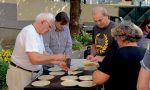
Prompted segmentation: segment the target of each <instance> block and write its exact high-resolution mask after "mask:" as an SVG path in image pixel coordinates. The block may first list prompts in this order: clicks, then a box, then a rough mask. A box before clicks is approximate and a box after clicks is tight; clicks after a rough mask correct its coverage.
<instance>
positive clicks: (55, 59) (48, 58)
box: [27, 52, 66, 64]
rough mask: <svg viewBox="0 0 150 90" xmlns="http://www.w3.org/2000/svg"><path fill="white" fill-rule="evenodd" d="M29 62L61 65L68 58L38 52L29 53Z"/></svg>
mask: <svg viewBox="0 0 150 90" xmlns="http://www.w3.org/2000/svg"><path fill="white" fill-rule="evenodd" d="M27 55H28V57H29V60H30V61H31V63H32V64H59V62H61V61H65V60H66V56H65V55H62V54H56V55H45V54H39V53H37V52H27Z"/></svg>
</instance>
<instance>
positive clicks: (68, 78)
mask: <svg viewBox="0 0 150 90" xmlns="http://www.w3.org/2000/svg"><path fill="white" fill-rule="evenodd" d="M60 79H61V80H76V79H78V77H77V76H63V77H61V78H60Z"/></svg>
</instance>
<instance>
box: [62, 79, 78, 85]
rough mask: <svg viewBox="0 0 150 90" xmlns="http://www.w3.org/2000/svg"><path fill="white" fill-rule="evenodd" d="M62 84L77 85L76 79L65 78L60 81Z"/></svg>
mask: <svg viewBox="0 0 150 90" xmlns="http://www.w3.org/2000/svg"><path fill="white" fill-rule="evenodd" d="M61 85H62V86H76V85H78V81H75V80H65V81H63V82H61Z"/></svg>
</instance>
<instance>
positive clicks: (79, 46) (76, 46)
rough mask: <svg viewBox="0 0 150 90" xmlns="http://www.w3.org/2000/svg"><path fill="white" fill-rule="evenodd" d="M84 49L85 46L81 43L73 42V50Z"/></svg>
mask: <svg viewBox="0 0 150 90" xmlns="http://www.w3.org/2000/svg"><path fill="white" fill-rule="evenodd" d="M82 47H83V45H82V44H81V42H79V41H77V40H73V42H72V49H73V50H80V49H81V48H82Z"/></svg>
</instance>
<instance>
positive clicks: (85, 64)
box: [83, 60, 98, 66]
mask: <svg viewBox="0 0 150 90" xmlns="http://www.w3.org/2000/svg"><path fill="white" fill-rule="evenodd" d="M97 64H98V63H96V62H92V61H90V60H85V61H83V65H84V66H96V65H97Z"/></svg>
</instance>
